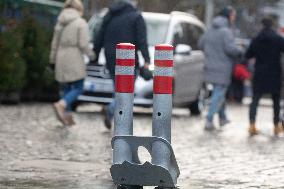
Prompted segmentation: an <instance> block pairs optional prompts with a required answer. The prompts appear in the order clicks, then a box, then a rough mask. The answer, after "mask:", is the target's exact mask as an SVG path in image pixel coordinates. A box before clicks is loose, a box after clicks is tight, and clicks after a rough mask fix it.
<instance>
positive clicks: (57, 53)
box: [50, 0, 95, 126]
mask: <svg viewBox="0 0 284 189" xmlns="http://www.w3.org/2000/svg"><path fill="white" fill-rule="evenodd" d="M82 15H83V5H82V2H81V0H67V1H65V5H64V9H63V10H62V12H61V13H60V15H59V17H58V21H57V24H56V26H55V30H54V36H53V40H52V47H51V53H50V62H51V65H54V66H55V75H56V80H57V81H58V82H59V83H60V85H61V99H60V100H59V101H58V102H56V103H54V109H55V112H56V115H57V117H58V119H59V120H60V121H61V122H62V123H63V124H64V125H70V126H71V125H74V124H75V122H74V120H73V117H72V114H71V105H72V103H73V102H74V101H75V100H76V99H77V97H78V96H79V95H80V94H81V92H82V90H83V82H84V78H85V76H86V71H85V70H86V68H85V63H84V58H83V55H84V54H86V55H88V56H89V57H90V59H94V58H95V55H94V52H93V51H92V49H91V48H90V47H89V30H88V24H87V22H86V21H85V20H84V19H83V18H82Z"/></svg>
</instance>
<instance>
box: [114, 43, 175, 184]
mask: <svg viewBox="0 0 284 189" xmlns="http://www.w3.org/2000/svg"><path fill="white" fill-rule="evenodd" d="M155 50H156V51H155V70H154V86H153V92H154V99H153V103H154V104H153V108H154V110H153V122H152V132H153V133H152V136H133V100H134V95H133V92H134V72H135V68H134V65H135V46H134V45H132V44H128V43H122V44H118V45H117V50H116V58H117V59H116V69H115V74H116V76H115V80H116V82H115V91H116V94H115V102H116V106H115V117H114V119H115V120H114V121H115V133H114V135H115V136H114V137H113V139H112V147H113V165H112V167H111V175H112V178H113V181H114V182H115V183H116V184H118V188H119V189H129V188H135V189H136V188H139V189H141V188H143V186H158V187H157V189H163V188H168V189H170V188H171V189H175V188H176V184H177V178H178V176H179V174H180V172H179V167H178V164H177V162H176V158H175V155H174V151H173V149H172V146H171V115H172V92H173V88H172V84H173V47H172V46H170V45H157V46H156V47H155ZM139 147H144V148H146V149H147V150H148V151H149V153H150V154H151V157H152V161H151V162H145V163H143V164H142V163H141V162H140V159H139V155H138V148H139Z"/></svg>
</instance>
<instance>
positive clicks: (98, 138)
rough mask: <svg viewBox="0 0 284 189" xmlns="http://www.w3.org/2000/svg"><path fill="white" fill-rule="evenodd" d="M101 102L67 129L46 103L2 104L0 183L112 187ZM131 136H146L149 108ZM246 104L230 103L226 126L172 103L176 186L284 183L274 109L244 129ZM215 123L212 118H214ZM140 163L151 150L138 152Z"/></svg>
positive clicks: (35, 188) (13, 188)
mask: <svg viewBox="0 0 284 189" xmlns="http://www.w3.org/2000/svg"><path fill="white" fill-rule="evenodd" d="M100 110H101V107H100V106H97V105H84V106H81V107H79V110H78V112H77V113H76V114H75V119H76V121H77V123H78V124H77V126H74V127H72V128H64V127H61V126H60V123H59V122H58V121H57V120H56V119H55V117H54V114H53V110H52V107H51V105H50V104H22V105H19V106H2V105H1V106H0V189H113V188H115V186H114V185H113V184H112V181H111V177H110V173H109V168H110V164H111V146H110V139H111V137H112V133H111V132H109V131H107V130H106V129H105V128H104V127H103V122H102V117H101V115H100ZM135 112H136V113H135V121H134V127H135V131H134V132H135V134H137V135H143V136H145V135H150V134H151V109H140V108H135ZM247 112H248V108H247V106H238V105H230V106H229V107H228V113H229V117H230V119H231V121H232V123H231V124H229V125H228V126H226V127H225V128H223V129H220V130H218V131H215V132H213V133H207V132H205V131H203V124H204V121H203V117H190V116H189V114H188V111H187V110H185V109H175V110H174V114H173V122H172V127H173V128H172V143H173V148H174V150H175V153H176V157H177V161H178V163H179V166H180V169H181V176H180V179H179V182H178V185H179V186H180V188H186V189H187V188H189V189H191V188H192V189H199V188H200V189H201V188H202V189H203V188H206V189H207V188H216V189H227V188H228V189H237V188H245V189H246V188H248V189H254V188H264V189H266V188H267V189H268V188H269V189H270V188H271V189H272V188H274V189H276V188H279V189H281V188H284V138H283V137H280V138H275V137H273V136H272V128H273V126H272V115H271V114H272V110H271V109H270V108H269V107H267V106H265V107H261V109H260V110H259V116H258V127H259V128H260V129H261V132H262V134H261V135H260V136H257V137H254V138H250V137H248V135H247V132H246V129H247ZM216 121H217V120H216ZM141 156H142V158H141V159H144V161H146V160H147V159H149V155H148V156H147V154H146V153H142V155H141Z"/></svg>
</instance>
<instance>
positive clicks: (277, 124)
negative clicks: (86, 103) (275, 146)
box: [271, 93, 282, 136]
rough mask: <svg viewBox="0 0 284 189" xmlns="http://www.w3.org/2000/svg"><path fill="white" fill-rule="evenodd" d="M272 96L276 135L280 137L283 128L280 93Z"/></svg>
mask: <svg viewBox="0 0 284 189" xmlns="http://www.w3.org/2000/svg"><path fill="white" fill-rule="evenodd" d="M271 95H272V100H273V111H274V118H273V122H274V135H275V136H278V135H279V134H280V133H281V132H282V127H281V126H280V117H279V116H280V93H274V94H271Z"/></svg>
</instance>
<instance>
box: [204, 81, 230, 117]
mask: <svg viewBox="0 0 284 189" xmlns="http://www.w3.org/2000/svg"><path fill="white" fill-rule="evenodd" d="M227 89H228V87H227V86H225V85H219V84H213V92H212V96H211V102H210V105H209V109H208V114H207V121H209V122H212V121H213V118H214V115H215V114H216V113H218V114H219V118H220V120H226V119H227V116H226V113H225V109H226V104H225V100H226V99H225V96H226V92H227Z"/></svg>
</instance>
